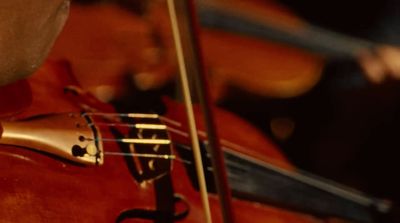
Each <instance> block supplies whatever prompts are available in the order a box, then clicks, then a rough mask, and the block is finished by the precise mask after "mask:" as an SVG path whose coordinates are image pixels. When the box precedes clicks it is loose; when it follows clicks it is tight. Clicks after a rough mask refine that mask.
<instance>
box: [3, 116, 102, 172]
mask: <svg viewBox="0 0 400 223" xmlns="http://www.w3.org/2000/svg"><path fill="white" fill-rule="evenodd" d="M92 123H93V121H92V119H91V118H90V117H87V116H82V115H81V114H79V113H69V114H56V115H42V116H37V117H33V118H30V119H27V120H22V121H12V122H11V121H10V122H0V125H1V128H2V132H1V137H0V144H5V145H14V146H21V147H26V148H29V149H33V150H38V151H41V152H45V153H49V154H52V155H56V156H59V157H62V158H65V159H67V160H71V161H73V162H78V163H82V164H91V165H100V164H102V163H103V148H102V144H101V143H99V142H97V141H87V140H85V139H86V138H101V136H100V132H99V131H98V130H97V128H96V127H95V125H92Z"/></svg>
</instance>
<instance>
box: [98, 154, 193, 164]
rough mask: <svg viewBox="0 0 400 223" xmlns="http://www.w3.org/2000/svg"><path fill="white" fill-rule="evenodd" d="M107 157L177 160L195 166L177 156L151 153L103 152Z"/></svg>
mask: <svg viewBox="0 0 400 223" xmlns="http://www.w3.org/2000/svg"><path fill="white" fill-rule="evenodd" d="M103 154H104V155H105V156H128V157H140V158H153V159H165V160H176V161H179V162H181V163H185V164H189V165H193V162H191V161H189V160H186V159H181V158H179V157H177V156H176V155H157V154H149V153H121V152H103Z"/></svg>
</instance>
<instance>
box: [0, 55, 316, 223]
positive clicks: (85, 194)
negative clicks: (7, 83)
mask: <svg viewBox="0 0 400 223" xmlns="http://www.w3.org/2000/svg"><path fill="white" fill-rule="evenodd" d="M29 84H30V85H31V88H32V98H33V100H32V103H31V104H30V106H27V107H26V108H25V110H24V111H22V112H21V113H20V114H19V115H15V116H13V119H16V121H17V120H18V119H21V118H27V117H31V116H34V115H39V114H48V113H61V112H79V111H81V108H82V106H81V104H80V103H83V102H82V100H80V99H79V98H78V97H76V96H73V95H66V94H65V91H64V88H65V86H70V85H75V84H76V83H75V82H74V81H73V78H71V76H70V75H69V72H68V69H66V64H65V63H47V64H46V65H45V66H44V67H43V68H41V70H40V71H39V72H38V73H36V74H35V75H34V76H33V77H32V78H30V79H29ZM9 96H10V97H14V96H13V95H9ZM19 99H20V98H18V96H16V97H14V101H17V100H19ZM85 101H86V102H87V101H90V103H91V107H94V108H97V109H99V110H101V111H106V112H109V111H112V108H111V107H110V106H108V105H105V104H102V103H100V102H97V105H96V103H95V102H94V101H93V100H91V99H90V100H84V102H85ZM165 103H166V104H167V107H168V113H167V114H166V116H167V117H169V118H171V119H176V120H178V121H179V122H182V123H184V121H183V120H185V119H184V118H182V114H183V111H182V110H181V108H180V105H179V104H177V103H174V102H172V101H171V100H166V101H165ZM2 106H7V105H2ZM196 110H197V109H196ZM216 114H217V116H216V117H217V124H218V126H219V128H218V130H219V133H220V135H221V136H222V138H223V139H224V140H227V141H231V142H232V143H235V144H237V145H240V147H237V148H234V147H232V149H235V150H237V151H238V152H241V153H245V154H248V155H251V156H253V157H257V158H258V159H260V160H263V161H269V162H270V161H271V160H279V161H277V162H276V164H277V165H280V166H282V167H285V168H287V169H292V170H294V167H292V166H291V165H290V164H289V163H287V161H286V159H285V158H284V156H283V155H282V154H280V153H279V152H278V150H277V148H276V147H275V146H274V145H273V144H272V143H271V142H269V141H268V140H267V139H265V138H264V137H263V136H262V134H261V133H259V132H258V131H257V130H256V129H255V128H253V127H252V126H250V125H249V124H247V123H245V122H244V121H242V120H240V119H238V118H237V117H235V116H234V115H232V114H230V113H227V112H222V111H217V113H216ZM228 123H229V125H226V124H228ZM183 126H184V125H183ZM232 126H235V127H234V128H232ZM199 128H200V129H202V128H203V127H202V126H200V127H199ZM184 129H185V127H182V128H181V130H184ZM103 137H112V134H111V133H110V132H107V131H105V132H103ZM171 138H172V139H173V140H174V141H175V142H179V143H187V141H188V139H187V138H185V137H182V136H179V135H174V134H173V133H171ZM104 149H105V151H108V152H119V149H118V146H117V144H115V143H107V144H105V145H104ZM0 170H1V177H0V188H1V190H0V198H1V199H0V217H1V219H2V222H114V221H115V219H116V218H117V216H118V215H119V214H120V213H121V212H122V211H124V210H127V209H132V208H140V209H154V208H155V197H154V189H153V185H152V182H147V183H142V184H138V183H137V182H136V181H135V180H134V178H133V177H132V176H131V175H130V173H129V171H128V168H127V166H126V164H125V162H124V159H123V158H121V157H106V158H105V163H104V165H102V166H82V165H76V164H73V163H70V162H67V161H65V160H60V159H57V158H55V157H52V156H48V155H45V154H41V153H38V152H36V151H33V150H29V149H26V148H18V147H15V146H4V145H1V146H0ZM171 174H172V181H173V186H174V191H175V193H179V194H181V195H183V196H184V197H185V198H186V200H187V201H188V203H189V205H190V212H189V215H188V216H187V217H186V218H185V219H184V220H183V221H182V222H198V223H200V222H204V218H203V215H202V210H201V202H200V197H199V194H198V192H197V191H196V190H195V189H194V188H193V187H192V186H191V183H190V181H189V179H188V177H187V175H186V171H185V169H184V167H183V165H182V163H180V162H178V161H174V163H173V169H172V172H171ZM209 198H210V202H211V207H212V214H213V216H212V217H213V220H214V222H221V216H220V212H219V203H218V201H217V198H216V196H214V195H211V194H210V196H209ZM233 206H234V210H235V218H236V219H237V222H287V223H289V222H290V223H293V222H296V223H303V222H304V223H314V222H315V223H317V222H321V221H322V220H321V219H318V218H316V217H313V216H310V215H305V214H301V213H296V212H292V211H287V210H283V209H279V208H275V207H272V206H267V205H261V204H258V203H254V202H250V201H244V200H238V199H234V200H233ZM134 222H148V221H144V220H143V221H138V220H136V221H134Z"/></svg>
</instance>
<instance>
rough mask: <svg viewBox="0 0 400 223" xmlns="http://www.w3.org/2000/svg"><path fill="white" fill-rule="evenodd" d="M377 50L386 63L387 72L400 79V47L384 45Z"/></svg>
mask: <svg viewBox="0 0 400 223" xmlns="http://www.w3.org/2000/svg"><path fill="white" fill-rule="evenodd" d="M376 52H377V54H378V56H379V57H380V59H381V61H382V63H383V64H384V66H385V69H386V72H387V74H388V75H390V76H391V77H393V78H395V79H400V49H399V48H397V47H392V46H382V47H380V48H378V49H377V51H376Z"/></svg>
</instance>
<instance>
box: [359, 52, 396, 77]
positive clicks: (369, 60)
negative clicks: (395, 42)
mask: <svg viewBox="0 0 400 223" xmlns="http://www.w3.org/2000/svg"><path fill="white" fill-rule="evenodd" d="M358 61H359V64H360V66H361V68H362V69H363V70H364V72H365V76H366V77H367V78H368V80H370V81H371V82H372V83H382V82H383V81H384V80H385V79H387V78H392V79H399V80H400V48H398V47H394V46H388V45H381V46H379V47H378V48H377V49H375V51H374V52H371V51H368V52H363V53H361V54H360V55H359V57H358Z"/></svg>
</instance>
